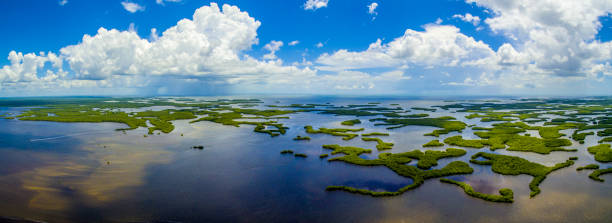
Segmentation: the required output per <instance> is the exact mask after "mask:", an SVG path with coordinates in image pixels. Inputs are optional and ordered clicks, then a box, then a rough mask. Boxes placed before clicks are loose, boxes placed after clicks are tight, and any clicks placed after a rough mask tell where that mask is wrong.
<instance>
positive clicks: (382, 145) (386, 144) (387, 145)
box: [361, 137, 393, 151]
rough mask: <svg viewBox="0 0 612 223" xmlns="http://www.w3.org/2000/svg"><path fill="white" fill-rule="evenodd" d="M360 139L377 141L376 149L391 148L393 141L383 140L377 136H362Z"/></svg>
mask: <svg viewBox="0 0 612 223" xmlns="http://www.w3.org/2000/svg"><path fill="white" fill-rule="evenodd" d="M361 140H363V141H376V142H378V144H377V145H376V149H378V151H381V150H389V149H393V143H390V142H384V141H383V140H382V139H379V138H369V137H363V138H361Z"/></svg>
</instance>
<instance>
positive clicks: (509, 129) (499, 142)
mask: <svg viewBox="0 0 612 223" xmlns="http://www.w3.org/2000/svg"><path fill="white" fill-rule="evenodd" d="M530 128H531V127H530V126H528V125H526V124H525V123H522V122H517V123H499V124H494V125H493V127H492V128H482V127H474V128H472V129H473V130H483V131H477V132H474V135H477V136H478V137H480V138H482V139H463V137H461V136H453V137H448V138H446V139H445V140H444V143H446V144H449V145H454V146H462V147H471V148H483V147H484V146H490V148H491V150H496V149H504V148H506V145H507V146H508V148H507V150H510V151H522V152H535V153H540V154H549V153H550V152H553V151H567V152H573V151H576V149H565V148H562V147H563V146H569V145H571V144H572V143H571V141H569V140H568V139H559V138H555V137H549V138H537V137H532V136H527V135H519V134H518V133H522V132H525V129H530ZM543 129H545V130H543V131H545V132H548V131H550V130H549V129H551V128H543ZM540 130H541V131H542V129H540ZM555 131H557V129H555ZM555 131H552V132H555ZM549 134H551V135H552V133H549Z"/></svg>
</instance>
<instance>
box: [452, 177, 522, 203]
mask: <svg viewBox="0 0 612 223" xmlns="http://www.w3.org/2000/svg"><path fill="white" fill-rule="evenodd" d="M440 182H442V183H447V184H454V185H457V186H459V187H461V188H463V190H464V191H465V193H466V194H467V195H470V196H472V197H475V198H480V199H483V200H485V201H493V202H505V203H512V202H514V200H513V199H514V192H512V190H511V189H508V188H502V189H500V190H499V195H493V194H485V193H480V192H476V191H474V188H472V186H470V185H469V184H466V183H463V182H459V181H454V180H451V179H446V178H442V179H440Z"/></svg>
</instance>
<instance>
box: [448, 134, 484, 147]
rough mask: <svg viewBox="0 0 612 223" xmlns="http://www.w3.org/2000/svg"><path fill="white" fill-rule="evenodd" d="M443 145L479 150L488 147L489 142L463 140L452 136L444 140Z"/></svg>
mask: <svg viewBox="0 0 612 223" xmlns="http://www.w3.org/2000/svg"><path fill="white" fill-rule="evenodd" d="M444 143H446V144H449V145H452V146H461V147H471V148H477V149H480V148H482V147H484V146H485V144H486V145H489V140H480V139H463V137H462V136H452V137H448V138H446V139H444Z"/></svg>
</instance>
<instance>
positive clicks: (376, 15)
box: [0, 0, 612, 96]
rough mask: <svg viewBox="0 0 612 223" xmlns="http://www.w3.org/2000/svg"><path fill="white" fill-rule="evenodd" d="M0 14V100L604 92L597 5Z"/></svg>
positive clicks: (136, 6) (608, 74) (157, 5)
mask: <svg viewBox="0 0 612 223" xmlns="http://www.w3.org/2000/svg"><path fill="white" fill-rule="evenodd" d="M0 5H1V7H0V10H1V13H0V28H1V29H2V30H4V32H3V33H5V35H0V41H1V42H2V44H0V54H2V55H5V56H8V57H7V58H6V59H0V66H3V67H2V68H1V69H0V96H16V95H201V94H202V95H210V94H286V93H291V94H393V95H532V96H537V95H609V94H612V90H611V89H610V87H609V86H612V81H611V80H610V79H611V78H612V68H611V65H610V61H611V60H612V43H611V42H610V40H611V39H612V20H611V19H610V13H611V12H612V3H610V1H598V0H589V1H576V2H551V1H539V0H538V1H527V0H521V1H512V2H511V3H508V2H507V1H503V0H467V1H459V0H456V1H452V0H448V1H445V0H440V1H382V0H374V1H372V0H368V1H361V0H278V1H245V0H240V1H238V0H235V1H212V2H211V1H195V0H172V1H168V0H165V1H164V0H130V1H127V0H122V1H109V0H105V1H102V0H92V1H82V0H81V1H77V0H67V1H55V0H49V1H47V0H45V1H40V0H7V1H2V3H0ZM374 6H376V7H374ZM226 7H227V9H226ZM370 9H371V10H370ZM196 15H197V16H198V17H199V18H201V19H200V20H196V19H195V18H194V16H196ZM180 20H188V22H187V23H189V24H183V25H178V24H177V23H178V22H179V21H180ZM179 26H180V27H179ZM101 28H102V29H101ZM152 29H155V33H154V32H153V31H152ZM166 30H174V31H172V33H170V32H169V34H168V35H166V34H165V33H164V31H166ZM84 35H87V36H85V37H84ZM85 38H89V39H90V41H89V42H87V41H85ZM290 43H291V44H290ZM41 52H42V53H41Z"/></svg>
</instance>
